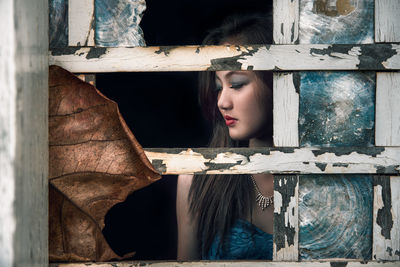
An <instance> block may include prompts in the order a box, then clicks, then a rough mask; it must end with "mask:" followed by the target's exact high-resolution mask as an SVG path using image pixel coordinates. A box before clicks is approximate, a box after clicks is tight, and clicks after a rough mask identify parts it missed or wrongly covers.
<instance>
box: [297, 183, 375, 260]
mask: <svg viewBox="0 0 400 267" xmlns="http://www.w3.org/2000/svg"><path fill="white" fill-rule="evenodd" d="M299 183H300V187H299V228H300V233H299V240H300V241H299V250H300V257H301V258H302V259H306V260H309V259H327V258H350V259H365V260H368V259H371V251H372V245H371V244H372V200H373V190H372V178H371V177H370V176H363V175H346V176H333V175H329V176H317V175H309V176H301V177H300V182H299Z"/></svg>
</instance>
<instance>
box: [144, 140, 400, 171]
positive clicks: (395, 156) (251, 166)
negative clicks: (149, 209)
mask: <svg viewBox="0 0 400 267" xmlns="http://www.w3.org/2000/svg"><path fill="white" fill-rule="evenodd" d="M249 150H250V151H251V148H249ZM313 150H314V151H318V150H319V148H309V147H307V148H298V149H294V150H293V153H292V152H287V153H284V152H282V151H278V150H275V151H270V154H269V155H267V154H261V153H255V154H253V155H250V156H249V157H248V159H249V161H247V158H246V156H245V155H240V154H239V153H232V152H229V153H227V152H225V153H222V154H221V153H219V154H218V155H217V156H216V157H215V158H211V159H207V158H205V157H204V156H202V155H201V154H200V153H193V152H192V153H188V152H183V153H182V152H181V153H179V154H173V153H171V154H169V153H167V152H165V153H161V152H160V153H159V152H146V155H147V156H148V157H149V159H150V161H152V160H162V161H163V163H164V164H165V165H166V168H167V170H166V172H165V174H177V173H179V174H183V173H194V172H199V171H207V173H208V174H229V173H232V174H235V173H236V174H245V173H262V172H271V173H290V172H292V173H293V172H295V173H304V174H309V173H377V171H378V168H377V166H380V167H389V166H397V165H400V148H397V147H385V150H384V151H383V152H381V153H380V154H378V155H377V156H376V157H374V156H370V155H366V154H360V153H358V152H355V151H353V152H351V153H350V154H348V155H340V156H337V155H335V154H334V153H332V152H325V153H323V154H321V155H318V156H315V155H314V153H313ZM164 151H165V149H164ZM210 151H213V149H211V148H210ZM242 159H243V161H242ZM237 161H240V163H239V164H237V165H234V166H231V167H226V168H222V169H219V168H218V169H216V170H213V169H210V168H207V167H206V166H205V163H206V162H208V163H219V164H223V163H227V164H232V163H234V162H237ZM317 163H319V164H326V167H325V169H323V168H322V167H318V166H317ZM337 164H339V165H340V166H334V165H337ZM395 169H396V171H400V167H396V168H395Z"/></svg>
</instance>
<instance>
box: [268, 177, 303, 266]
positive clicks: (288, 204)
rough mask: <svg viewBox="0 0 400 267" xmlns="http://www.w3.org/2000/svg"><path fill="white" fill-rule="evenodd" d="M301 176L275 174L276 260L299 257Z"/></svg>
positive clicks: (292, 259) (296, 258)
mask: <svg viewBox="0 0 400 267" xmlns="http://www.w3.org/2000/svg"><path fill="white" fill-rule="evenodd" d="M298 199H299V178H298V176H297V175H275V176H274V248H273V259H274V261H297V260H298V258H299V212H298V210H299V200H298Z"/></svg>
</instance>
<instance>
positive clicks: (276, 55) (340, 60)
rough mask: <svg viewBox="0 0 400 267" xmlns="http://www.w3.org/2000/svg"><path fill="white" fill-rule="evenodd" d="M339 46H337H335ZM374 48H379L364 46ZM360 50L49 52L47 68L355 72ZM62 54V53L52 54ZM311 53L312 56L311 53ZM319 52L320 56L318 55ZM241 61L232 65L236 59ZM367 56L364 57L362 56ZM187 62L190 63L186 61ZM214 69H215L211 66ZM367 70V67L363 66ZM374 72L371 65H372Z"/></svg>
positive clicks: (398, 64)
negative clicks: (90, 55)
mask: <svg viewBox="0 0 400 267" xmlns="http://www.w3.org/2000/svg"><path fill="white" fill-rule="evenodd" d="M337 46H340V45H337ZM365 46H368V47H371V48H373V47H374V46H379V45H365ZM359 47H360V46H355V47H353V48H352V49H351V50H350V51H349V52H348V53H347V54H344V53H335V55H336V57H333V56H330V55H328V54H323V53H322V51H326V50H327V49H329V48H330V45H322V44H303V45H271V46H269V49H267V48H266V46H260V47H259V48H258V51H256V52H255V53H254V54H253V55H244V54H245V53H246V51H247V50H248V51H252V50H254V48H256V46H248V47H242V46H223V45H222V46H179V47H161V48H160V47H118V48H105V49H104V54H103V55H102V56H101V57H99V58H89V59H88V58H87V55H88V53H89V51H90V49H91V48H82V49H80V50H78V51H76V52H75V53H72V54H68V55H57V53H55V54H54V55H52V54H53V52H51V51H50V52H49V64H50V65H51V64H55V65H58V66H61V67H63V68H65V69H67V70H69V71H70V72H74V73H92V72H121V71H122V72H124V71H127V72H134V71H204V70H208V69H209V68H210V67H212V60H217V59H220V58H224V59H225V62H226V59H227V58H232V61H231V64H230V65H229V64H228V63H226V66H224V65H222V66H220V67H219V68H221V69H223V68H225V67H228V65H229V67H232V66H234V65H235V66H236V65H238V64H237V63H236V62H239V63H241V64H242V66H241V67H240V66H239V67H238V69H242V70H247V68H248V67H249V66H250V67H252V69H253V70H276V69H279V70H287V71H291V70H358V69H359V67H358V65H359V63H360V58H359V57H362V56H363V55H357V51H358V49H359ZM392 47H393V49H396V50H397V55H395V56H392V57H391V58H390V59H388V60H387V61H386V63H384V66H385V67H386V68H387V69H393V70H398V69H400V51H399V50H400V45H398V44H392ZM313 49H314V50H313ZM55 51H61V50H56V49H55V50H54V52H55ZM311 51H314V52H311ZM319 52H321V53H319ZM238 56H239V57H240V59H237V61H235V57H238ZM364 56H366V55H364ZM188 58H190V60H188ZM214 67H215V66H214ZM364 67H369V66H364ZM371 67H372V68H373V65H371Z"/></svg>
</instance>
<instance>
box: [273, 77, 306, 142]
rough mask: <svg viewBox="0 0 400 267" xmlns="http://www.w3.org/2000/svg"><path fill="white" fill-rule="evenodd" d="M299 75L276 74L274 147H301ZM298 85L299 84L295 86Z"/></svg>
mask: <svg viewBox="0 0 400 267" xmlns="http://www.w3.org/2000/svg"><path fill="white" fill-rule="evenodd" d="M298 75H299V74H298V73H274V81H273V86H274V94H273V95H274V105H273V106H274V108H273V110H274V112H273V113H274V114H273V116H274V119H273V123H274V127H273V129H274V145H275V146H277V147H281V146H285V147H298V146H299V127H298V125H299V123H298V121H299V92H298V88H299V84H298V83H300V80H299V79H298V77H299V76H298ZM295 83H297V84H295Z"/></svg>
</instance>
